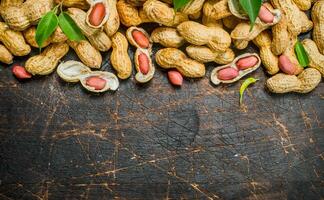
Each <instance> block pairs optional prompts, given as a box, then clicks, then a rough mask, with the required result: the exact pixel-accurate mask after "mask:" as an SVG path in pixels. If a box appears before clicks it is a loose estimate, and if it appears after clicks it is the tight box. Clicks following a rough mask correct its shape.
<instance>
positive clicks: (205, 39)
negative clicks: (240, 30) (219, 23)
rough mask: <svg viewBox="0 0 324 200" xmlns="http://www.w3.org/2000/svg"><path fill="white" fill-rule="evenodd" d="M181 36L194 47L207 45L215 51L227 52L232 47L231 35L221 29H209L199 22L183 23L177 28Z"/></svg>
mask: <svg viewBox="0 0 324 200" xmlns="http://www.w3.org/2000/svg"><path fill="white" fill-rule="evenodd" d="M177 30H178V32H179V33H180V35H181V36H182V37H183V38H184V39H185V40H186V41H187V42H189V43H191V44H194V45H207V46H208V47H209V48H211V49H213V50H214V51H225V50H226V49H227V48H229V46H230V45H231V37H230V35H229V34H228V33H227V32H226V31H225V30H224V29H222V28H220V27H208V26H204V25H202V24H200V23H198V22H194V21H187V22H182V23H181V24H180V25H178V27H177Z"/></svg>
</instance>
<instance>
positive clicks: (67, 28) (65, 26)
mask: <svg viewBox="0 0 324 200" xmlns="http://www.w3.org/2000/svg"><path fill="white" fill-rule="evenodd" d="M58 19H59V25H60V27H61V29H62V31H63V33H64V34H65V35H66V36H67V37H68V38H69V40H72V41H81V40H85V37H84V35H83V34H82V32H81V30H80V28H79V27H78V26H77V25H76V23H75V22H74V21H73V19H72V18H71V17H70V16H69V15H68V14H67V13H65V12H61V14H60V16H59V17H58Z"/></svg>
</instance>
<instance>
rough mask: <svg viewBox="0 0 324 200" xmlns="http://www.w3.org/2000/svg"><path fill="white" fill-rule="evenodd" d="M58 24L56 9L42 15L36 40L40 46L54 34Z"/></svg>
mask: <svg viewBox="0 0 324 200" xmlns="http://www.w3.org/2000/svg"><path fill="white" fill-rule="evenodd" d="M57 26H58V19H57V16H56V14H55V11H50V12H48V13H47V14H46V15H44V16H43V17H42V19H41V20H40V22H39V23H38V25H37V29H36V35H35V40H36V43H37V45H38V46H39V48H40V49H41V47H42V46H43V44H44V42H45V41H46V40H47V39H48V38H49V37H50V36H51V35H52V33H53V32H54V31H55V29H56V28H57Z"/></svg>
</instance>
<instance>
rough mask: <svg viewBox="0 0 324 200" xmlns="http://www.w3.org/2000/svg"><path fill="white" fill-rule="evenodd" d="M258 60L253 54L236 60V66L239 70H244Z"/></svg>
mask: <svg viewBox="0 0 324 200" xmlns="http://www.w3.org/2000/svg"><path fill="white" fill-rule="evenodd" d="M258 62H259V59H258V58H257V57H255V56H248V57H245V58H241V59H239V60H238V61H237V62H236V66H237V68H238V69H239V70H245V69H248V68H251V67H253V66H255V65H256V64H257V63H258Z"/></svg>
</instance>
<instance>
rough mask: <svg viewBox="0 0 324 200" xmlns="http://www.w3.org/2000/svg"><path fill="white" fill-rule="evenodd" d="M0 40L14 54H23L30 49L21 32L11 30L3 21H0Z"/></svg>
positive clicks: (26, 53) (27, 52)
mask: <svg viewBox="0 0 324 200" xmlns="http://www.w3.org/2000/svg"><path fill="white" fill-rule="evenodd" d="M0 42H2V43H3V45H4V46H5V47H6V48H7V49H8V50H9V51H10V52H11V53H12V54H13V55H14V56H25V55H28V54H29V53H30V51H31V48H30V46H29V45H28V44H27V43H26V42H25V39H24V36H23V34H22V33H21V32H18V31H14V30H11V29H10V28H9V27H8V26H7V25H6V24H5V23H4V22H0Z"/></svg>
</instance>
